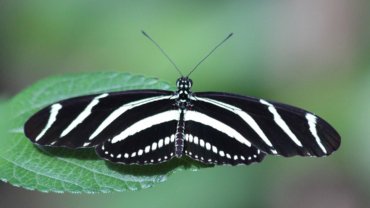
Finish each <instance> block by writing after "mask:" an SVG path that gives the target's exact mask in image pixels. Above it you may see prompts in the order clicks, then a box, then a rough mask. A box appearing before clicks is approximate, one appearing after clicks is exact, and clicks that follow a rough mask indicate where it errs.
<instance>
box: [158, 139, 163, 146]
mask: <svg viewBox="0 0 370 208" xmlns="http://www.w3.org/2000/svg"><path fill="white" fill-rule="evenodd" d="M161 147H163V139H160V140H159V142H158V148H161Z"/></svg>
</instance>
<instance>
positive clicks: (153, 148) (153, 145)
mask: <svg viewBox="0 0 370 208" xmlns="http://www.w3.org/2000/svg"><path fill="white" fill-rule="evenodd" d="M156 149H157V142H153V144H152V151H154V150H156Z"/></svg>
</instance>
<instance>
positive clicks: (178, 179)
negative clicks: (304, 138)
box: [0, 0, 370, 208]
mask: <svg viewBox="0 0 370 208" xmlns="http://www.w3.org/2000/svg"><path fill="white" fill-rule="evenodd" d="M369 11H370V2H369V1H361V0H354V1H350V0H312V1H305V0H291V1H289V0H284V1H253V0H249V1H191V0H190V1H164V0H163V1H148V0H147V1H96V0H95V1H94V0H79V1H76V0H73V1H72V0H64V1H50V0H49V1H46V0H34V1H6V0H3V1H0V97H3V98H4V97H8V98H10V97H11V96H13V95H15V94H16V93H17V92H19V91H20V90H22V89H24V88H25V87H27V86H29V85H31V84H32V83H34V82H35V81H37V80H39V79H42V78H44V77H47V76H50V75H55V74H64V73H73V72H88V71H105V70H106V71H127V72H132V73H136V74H143V75H147V76H155V77H158V78H160V79H162V80H167V81H169V82H171V83H174V82H175V80H176V78H178V76H179V75H178V73H177V72H176V71H175V70H174V69H173V67H172V66H171V64H170V63H169V62H168V61H167V60H166V59H165V57H164V56H163V55H162V54H160V52H159V51H158V49H156V48H155V46H154V45H153V44H151V43H150V42H149V41H148V40H147V39H146V38H145V37H144V36H143V35H142V34H141V33H140V30H142V29H144V30H145V31H146V32H147V33H149V34H150V35H151V36H152V37H153V38H154V39H155V40H156V41H157V42H158V43H159V44H160V45H161V46H162V47H163V48H164V49H165V50H166V51H167V52H168V54H170V56H171V57H172V58H173V59H174V61H175V62H176V63H177V65H178V66H179V67H180V68H181V69H182V70H183V71H184V72H187V71H189V70H190V69H191V68H192V67H193V66H194V65H195V64H196V63H197V62H198V61H199V60H200V59H201V58H203V56H204V55H205V54H206V53H207V52H208V51H209V50H210V49H211V48H212V47H214V46H215V45H216V44H217V43H218V42H219V41H221V40H222V39H223V38H224V37H225V36H226V35H227V34H228V33H230V32H234V33H235V36H233V38H232V39H231V40H229V41H228V42H227V43H226V44H225V45H223V46H222V47H221V48H220V49H219V50H218V51H216V53H215V54H214V55H212V56H211V57H210V58H209V59H208V60H207V61H206V62H205V63H204V64H203V65H201V66H200V68H199V69H198V70H197V71H195V72H194V73H193V74H192V79H193V81H194V83H195V84H194V88H193V90H194V91H226V92H234V93H239V94H244V95H251V96H257V97H263V98H266V99H272V100H277V101H280V102H285V103H289V104H292V105H296V106H300V107H302V108H305V109H308V110H311V111H313V112H315V113H317V114H319V115H320V116H322V117H323V118H325V119H326V120H328V121H329V122H330V123H331V124H332V125H333V126H334V127H336V128H337V129H338V131H339V133H340V134H341V135H342V139H343V140H342V146H341V148H340V149H339V151H338V152H336V153H334V154H333V155H332V156H330V157H327V158H320V159H318V158H299V157H297V158H289V159H286V158H281V157H268V158H266V159H265V161H264V162H263V163H261V164H258V165H252V166H239V167H216V168H209V169H202V170H200V171H198V172H190V171H183V172H180V173H176V174H174V175H172V176H171V177H170V178H169V180H168V181H166V182H164V183H162V184H158V185H157V186H155V187H153V188H150V189H146V190H142V191H137V192H124V193H112V194H98V195H87V194H78V195H74V194H46V193H39V192H36V191H28V190H24V189H22V188H16V187H13V186H11V185H8V184H5V183H0V207H25V206H27V207H89V208H93V207H177V208H181V207H214V208H216V207H274V208H276V207H277V208H280V207H281V208H283V207H284V208H290V207H303V208H305V207H337V208H347V207H370V203H369V197H370V194H369V193H370V177H369V176H370V163H369V152H370V138H369V137H370V136H369V135H370V128H369V127H370V126H369V123H370V56H369V55H370V24H369V20H370V12H369ZM2 119H6V118H2Z"/></svg>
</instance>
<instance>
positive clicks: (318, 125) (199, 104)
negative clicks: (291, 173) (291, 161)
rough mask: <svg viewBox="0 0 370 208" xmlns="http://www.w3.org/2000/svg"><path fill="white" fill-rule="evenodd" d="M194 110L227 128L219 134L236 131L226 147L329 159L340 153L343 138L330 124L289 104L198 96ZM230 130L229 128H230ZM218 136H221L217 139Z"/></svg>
mask: <svg viewBox="0 0 370 208" xmlns="http://www.w3.org/2000/svg"><path fill="white" fill-rule="evenodd" d="M191 99H192V104H193V107H192V110H193V111H196V112H199V113H202V114H205V115H208V116H209V117H210V118H212V119H214V120H215V121H220V122H222V124H224V125H223V126H219V127H218V132H219V133H224V134H227V133H228V132H230V129H231V130H232V131H235V132H236V133H238V134H235V135H238V138H239V139H236V138H237V137H236V136H235V135H234V137H233V138H232V137H230V136H229V137H228V138H224V139H222V140H225V141H224V142H226V143H227V144H226V145H224V146H230V148H231V146H233V147H237V146H238V145H233V144H231V143H232V142H236V141H238V142H239V145H240V144H242V145H244V146H248V144H251V146H253V147H255V148H257V149H259V150H261V151H263V152H264V153H268V154H275V155H282V156H294V155H301V156H325V155H329V154H331V153H332V152H333V151H335V150H337V149H338V148H339V145H340V136H339V134H338V133H337V132H336V131H335V129H334V128H333V127H331V126H330V125H329V124H328V123H327V122H326V121H324V120H323V119H321V118H320V117H318V116H316V115H314V114H312V113H310V112H307V111H305V110H302V109H299V108H296V107H292V106H289V105H285V104H281V103H277V102H271V101H266V100H263V99H257V98H252V97H245V96H240V95H234V94H228V93H212V92H204V93H194V94H193V97H192V98H191ZM227 127H229V128H227ZM215 137H217V136H215Z"/></svg>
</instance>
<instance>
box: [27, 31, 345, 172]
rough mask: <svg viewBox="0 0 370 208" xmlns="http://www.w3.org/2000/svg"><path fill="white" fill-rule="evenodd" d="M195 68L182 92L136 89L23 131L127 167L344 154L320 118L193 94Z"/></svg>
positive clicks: (69, 105) (61, 109)
mask: <svg viewBox="0 0 370 208" xmlns="http://www.w3.org/2000/svg"><path fill="white" fill-rule="evenodd" d="M143 33H144V32H143ZM144 35H146V36H147V37H148V38H149V39H150V40H151V41H152V42H153V43H155V44H156V45H157V46H158V44H157V43H156V42H155V41H154V40H152V39H151V38H150V37H149V36H148V35H147V34H146V33H144ZM231 35H232V34H230V35H229V36H228V37H227V38H226V39H225V40H223V41H222V42H221V43H220V44H218V45H217V46H216V47H215V48H214V49H213V50H212V51H211V52H210V53H209V54H208V55H207V56H206V57H208V56H209V55H210V54H211V53H212V52H213V51H214V50H215V49H216V48H217V47H219V46H220V45H221V44H222V43H223V42H224V41H226V40H227V39H228V38H229V37H230V36H231ZM158 47H159V46H158ZM160 49H161V48H160ZM161 51H162V52H163V53H164V54H165V55H166V56H167V54H166V53H165V52H164V51H163V50H162V49H161ZM167 58H168V59H169V60H170V61H171V63H173V62H172V60H171V59H170V58H169V57H168V56H167ZM204 60H205V58H204V59H202V61H204ZM202 61H201V62H202ZM201 62H199V63H198V65H199V64H200V63H201ZM173 64H174V63H173ZM198 65H197V66H198ZM197 66H196V67H197ZM175 67H176V65H175ZM196 67H195V68H196ZM195 68H194V69H193V70H192V71H191V72H190V73H189V74H188V75H187V76H183V75H181V77H180V78H179V79H178V80H177V82H176V85H177V90H176V91H175V92H172V91H165V90H130V91H123V92H111V93H102V94H95V95H86V96H81V97H75V98H71V99H67V100H62V101H59V102H57V103H54V104H52V105H50V106H47V107H45V108H44V109H42V110H41V111H39V112H37V113H36V114H34V115H33V116H32V117H31V118H30V119H29V120H28V121H27V122H26V124H25V126H24V132H25V134H26V136H27V137H28V138H29V139H30V140H31V141H32V142H33V143H35V144H37V145H42V146H53V147H68V148H95V149H96V153H97V154H98V156H100V157H101V158H103V159H106V160H109V161H111V162H114V163H122V164H142V165H148V164H158V163H163V162H166V161H168V160H170V159H172V158H174V157H178V158H179V157H183V156H187V157H190V158H192V159H194V160H197V161H200V162H202V163H205V164H230V165H238V164H246V165H248V164H251V163H253V162H260V161H262V160H263V158H264V157H265V156H266V155H267V154H271V155H281V156H285V157H290V156H294V155H300V156H317V157H321V156H326V155H330V154H331V153H332V152H333V151H335V150H337V149H338V148H339V145H340V136H339V134H338V133H337V132H336V130H335V129H334V128H333V127H331V126H330V125H329V124H328V123H327V122H326V121H324V120H323V119H321V118H319V117H318V116H316V115H314V114H313V113H310V112H307V111H305V110H302V109H299V108H296V107H292V106H289V105H285V104H281V103H277V102H273V101H267V100H265V99H258V98H253V97H247V96H241V95H235V94H229V93H219V92H200V93H193V92H191V88H192V85H193V82H192V80H191V79H190V78H189V75H190V74H191V73H192V72H193V71H194V70H195ZM176 69H177V70H178V68H177V67H176ZM178 71H179V72H180V70H178ZM180 74H181V72H180Z"/></svg>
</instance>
